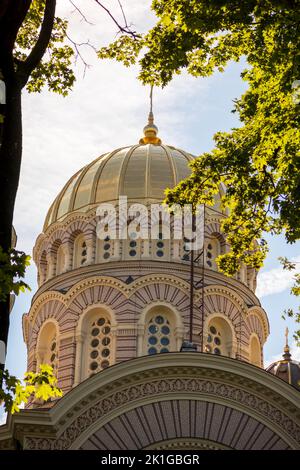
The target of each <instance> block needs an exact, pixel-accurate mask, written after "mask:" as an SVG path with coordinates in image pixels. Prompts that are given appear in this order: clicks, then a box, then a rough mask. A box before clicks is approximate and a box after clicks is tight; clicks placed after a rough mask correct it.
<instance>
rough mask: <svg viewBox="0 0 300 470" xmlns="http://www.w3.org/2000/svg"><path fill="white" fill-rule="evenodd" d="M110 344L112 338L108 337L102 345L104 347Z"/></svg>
mask: <svg viewBox="0 0 300 470" xmlns="http://www.w3.org/2000/svg"><path fill="white" fill-rule="evenodd" d="M109 343H110V338H109V337H108V336H106V337H105V338H103V340H102V344H103V346H108V345H109Z"/></svg>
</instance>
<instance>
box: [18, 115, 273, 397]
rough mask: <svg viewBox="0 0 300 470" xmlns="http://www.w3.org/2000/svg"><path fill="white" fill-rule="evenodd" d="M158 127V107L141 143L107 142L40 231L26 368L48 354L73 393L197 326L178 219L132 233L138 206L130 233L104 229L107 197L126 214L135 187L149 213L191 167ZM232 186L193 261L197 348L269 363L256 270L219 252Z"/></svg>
mask: <svg viewBox="0 0 300 470" xmlns="http://www.w3.org/2000/svg"><path fill="white" fill-rule="evenodd" d="M157 134H158V129H157V127H156V125H155V124H154V118H153V113H152V111H151V112H150V115H149V120H148V124H147V125H146V126H145V128H144V137H143V138H142V139H141V140H140V142H139V143H138V144H134V145H131V146H125V147H122V148H117V149H115V150H112V151H111V152H108V153H105V154H103V155H101V156H100V157H98V158H96V159H95V160H93V161H92V162H90V163H88V164H87V165H86V166H84V168H82V169H80V170H79V171H78V172H77V173H76V174H75V175H74V176H72V177H71V178H70V179H69V181H67V183H66V185H65V186H64V187H63V189H62V190H61V191H60V193H59V194H58V196H57V197H56V198H55V200H54V202H53V204H52V205H51V207H50V209H49V211H48V214H47V216H46V220H45V223H44V227H43V232H42V233H41V234H40V235H39V237H38V239H37V241H36V244H35V247H34V250H33V254H34V260H35V263H36V265H37V269H38V283H39V289H38V291H37V292H36V294H35V295H34V297H33V301H32V306H31V309H30V311H29V312H28V313H27V314H25V315H24V318H23V330H24V337H25V341H26V344H27V348H28V369H29V370H35V369H36V368H37V367H38V365H39V364H40V363H42V362H45V361H46V362H50V363H51V364H53V365H54V367H55V369H56V371H57V375H58V379H59V384H60V386H61V387H62V388H63V390H64V392H65V393H66V392H68V391H69V390H71V389H72V388H73V387H75V386H77V385H78V384H79V383H81V382H82V381H84V380H86V379H88V378H90V377H92V376H93V375H95V374H97V373H101V372H102V371H104V370H105V369H107V368H109V367H110V366H112V365H114V364H117V363H121V362H123V361H128V360H131V359H135V358H137V357H140V356H144V357H145V359H147V357H148V356H151V355H155V354H161V353H165V354H168V353H169V352H176V351H177V352H179V351H180V350H181V347H182V344H183V341H184V340H186V339H188V337H189V327H190V301H191V295H190V286H191V285H190V258H189V253H188V250H187V248H186V242H185V240H184V238H182V239H178V238H176V237H175V236H174V221H173V219H172V218H170V221H169V222H165V221H163V220H162V219H161V217H160V216H158V217H157V220H156V221H155V223H156V224H157V227H156V229H157V230H156V232H157V236H155V237H153V236H152V234H151V233H150V232H149V236H148V237H144V236H143V237H142V236H140V235H139V234H138V235H137V234H136V233H133V232H132V231H131V228H130V227H131V222H130V220H131V219H130V217H129V219H130V220H129V219H128V220H127V223H128V231H127V235H126V238H122V239H120V238H118V237H115V238H113V237H110V236H106V237H105V238H104V239H100V238H99V237H98V234H97V225H98V222H99V220H100V216H99V215H98V213H97V210H98V208H99V206H100V205H101V204H110V205H111V206H112V207H113V208H115V210H116V215H117V216H118V217H119V216H120V213H121V212H120V207H119V201H120V198H124V197H125V196H126V198H127V199H126V201H127V207H128V213H129V211H130V210H132V208H133V207H134V206H135V207H136V205H137V204H139V205H140V206H139V207H141V205H143V207H145V208H146V209H147V210H148V211H149V214H151V207H152V205H153V204H158V205H159V204H160V203H161V202H162V201H163V199H164V190H165V189H166V188H171V187H174V186H175V185H176V184H178V183H179V182H180V181H181V180H182V179H184V178H186V177H187V176H188V175H189V174H190V168H189V163H190V162H191V161H192V160H193V158H194V157H193V156H192V155H191V154H190V153H188V152H186V151H184V150H181V149H178V148H176V147H173V146H171V145H167V144H165V143H163V142H162V141H161V139H160V138H159V137H158V136H157ZM224 190H225V188H224V187H220V192H219V195H217V196H216V198H215V204H214V206H212V207H207V209H206V211H205V224H204V225H205V237H204V247H203V250H202V251H201V250H200V251H201V253H200V252H199V255H200V256H197V259H198V261H197V262H196V263H195V267H194V282H195V289H194V293H193V307H194V321H193V331H192V341H193V344H194V345H195V348H196V349H197V351H198V352H201V351H202V352H206V353H207V354H214V355H216V356H225V357H230V358H234V359H241V360H243V361H246V362H250V363H252V364H255V365H256V366H258V367H263V345H264V343H265V341H266V338H267V336H268V333H269V326H268V320H267V316H266V314H265V312H264V310H263V309H262V308H261V306H260V303H259V300H258V299H257V297H256V296H255V287H256V271H255V270H254V269H250V268H248V267H246V266H242V267H241V269H240V271H239V273H238V274H237V275H236V276H235V277H234V278H232V279H229V278H227V277H225V276H224V275H223V274H221V273H220V272H218V270H217V265H216V261H215V260H216V257H217V256H218V255H219V254H221V253H225V252H226V251H227V250H228V244H227V242H226V239H225V237H224V235H223V234H222V231H221V228H220V225H221V220H222V218H223V217H224V213H223V212H222V209H221V207H220V198H221V196H222V194H223V193H224ZM122 217H123V215H122ZM146 217H148V216H146ZM149 217H150V215H149ZM118 224H119V219H118V222H117V229H118V227H119V225H118ZM149 224H150V219H149ZM146 225H147V224H146ZM195 258H196V256H195ZM202 281H203V282H202ZM202 300H203V301H204V304H202V307H201V302H202ZM50 405H51V404H50ZM30 406H34V405H33V404H30Z"/></svg>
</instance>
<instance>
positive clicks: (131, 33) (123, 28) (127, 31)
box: [95, 0, 139, 39]
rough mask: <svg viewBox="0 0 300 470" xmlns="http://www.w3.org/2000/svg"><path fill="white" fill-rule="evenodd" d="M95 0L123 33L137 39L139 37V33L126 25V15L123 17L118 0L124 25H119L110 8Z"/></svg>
mask: <svg viewBox="0 0 300 470" xmlns="http://www.w3.org/2000/svg"><path fill="white" fill-rule="evenodd" d="M95 2H96V3H97V4H98V5H99V6H100V7H101V8H102V9H103V10H105V11H106V13H107V14H108V16H110V18H111V19H112V20H113V22H114V23H115V25H117V27H118V29H119V31H120V32H121V33H124V34H128V36H132V37H133V38H134V39H137V38H138V37H139V34H137V32H136V31H132V30H131V29H130V26H129V25H128V23H127V21H126V17H125V14H124V10H123V7H122V5H121V3H120V1H119V5H120V8H121V12H122V16H123V18H124V21H125V25H124V26H121V25H120V23H119V22H118V21H117V20H116V18H115V17H114V16H113V14H112V13H111V12H110V10H109V9H108V8H106V7H105V6H104V5H103V3H101V2H100V1H99V0H95Z"/></svg>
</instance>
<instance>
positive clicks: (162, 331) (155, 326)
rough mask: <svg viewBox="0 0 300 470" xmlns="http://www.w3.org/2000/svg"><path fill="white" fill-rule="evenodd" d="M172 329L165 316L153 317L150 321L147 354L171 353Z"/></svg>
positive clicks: (147, 334) (147, 335)
mask: <svg viewBox="0 0 300 470" xmlns="http://www.w3.org/2000/svg"><path fill="white" fill-rule="evenodd" d="M171 334H172V327H171V324H170V321H169V320H168V318H167V317H166V316H165V315H160V314H158V315H153V317H151V318H150V319H149V321H148V325H147V333H146V347H147V354H157V353H164V352H170V351H171V348H172V343H171Z"/></svg>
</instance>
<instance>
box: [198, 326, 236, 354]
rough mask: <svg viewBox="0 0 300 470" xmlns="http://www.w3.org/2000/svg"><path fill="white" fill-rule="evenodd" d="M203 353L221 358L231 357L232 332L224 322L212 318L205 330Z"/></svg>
mask: <svg viewBox="0 0 300 470" xmlns="http://www.w3.org/2000/svg"><path fill="white" fill-rule="evenodd" d="M204 344H205V346H204V351H205V352H207V353H211V354H217V355H221V356H229V357H231V356H232V349H233V348H232V332H231V328H230V326H229V324H228V323H227V321H226V320H224V319H223V318H220V317H215V318H213V319H212V320H211V321H210V322H209V324H208V328H207V332H206V337H205V343H204Z"/></svg>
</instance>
